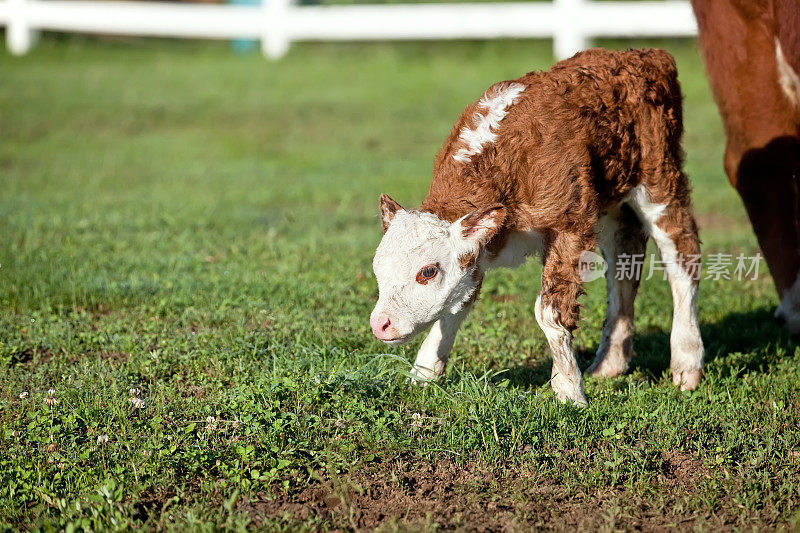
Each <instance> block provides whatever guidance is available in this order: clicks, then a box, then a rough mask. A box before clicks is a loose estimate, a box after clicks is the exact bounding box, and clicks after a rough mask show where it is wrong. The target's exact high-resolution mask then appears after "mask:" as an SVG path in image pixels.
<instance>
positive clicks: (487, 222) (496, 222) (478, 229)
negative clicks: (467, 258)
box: [455, 204, 506, 246]
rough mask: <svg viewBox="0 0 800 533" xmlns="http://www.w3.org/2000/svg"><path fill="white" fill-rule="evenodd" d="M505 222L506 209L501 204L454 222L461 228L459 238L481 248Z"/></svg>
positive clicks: (474, 212)
mask: <svg viewBox="0 0 800 533" xmlns="http://www.w3.org/2000/svg"><path fill="white" fill-rule="evenodd" d="M505 221H506V208H505V206H504V205H502V204H494V205H490V206H489V207H485V208H483V209H479V210H478V211H473V212H472V213H470V214H468V215H466V216H465V217H462V218H460V219H458V220H456V222H455V224H460V226H461V228H460V229H461V236H462V237H463V238H464V240H466V241H468V242H473V243H475V244H477V245H478V246H483V245H484V244H486V243H487V242H489V241H490V240H492V237H494V236H495V235H497V232H498V231H500V228H502V227H503V223H504V222H505Z"/></svg>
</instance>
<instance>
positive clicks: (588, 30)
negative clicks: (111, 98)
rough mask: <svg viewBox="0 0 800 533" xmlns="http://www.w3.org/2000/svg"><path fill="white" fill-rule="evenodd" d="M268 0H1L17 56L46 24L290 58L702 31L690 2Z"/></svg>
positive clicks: (561, 43) (576, 44)
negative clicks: (315, 48)
mask: <svg viewBox="0 0 800 533" xmlns="http://www.w3.org/2000/svg"><path fill="white" fill-rule="evenodd" d="M262 1H263V4H262V5H256V6H242V5H225V4H216V5H209V4H186V3H180V4H179V3H162V2H129V1H128V2H124V1H123V2H117V1H111V2H108V1H99V0H0V26H5V27H6V43H7V47H8V49H9V51H10V52H11V53H12V54H24V53H26V52H27V51H28V50H30V49H31V47H32V46H33V45H34V44H35V42H36V37H37V35H38V32H39V31H40V30H51V31H63V32H81V33H102V34H120V35H142V36H160V37H197V38H208V39H257V40H260V41H261V46H262V50H263V51H264V54H265V55H266V56H268V57H272V58H277V57H280V56H282V55H284V54H285V53H286V52H287V51H288V49H289V45H290V44H291V42H292V41H333V40H336V41H355V40H407V39H422V40H426V39H491V38H499V37H523V38H524V37H543V38H552V39H553V42H554V51H555V55H556V56H557V57H559V58H564V57H568V56H570V55H572V54H573V53H575V52H576V51H578V50H581V49H583V48H585V47H586V45H587V42H588V40H589V39H591V38H593V37H682V36H692V35H695V34H696V32H697V25H696V23H695V20H694V16H693V15H692V9H691V6H690V5H689V2H688V1H686V0H664V1H659V0H652V1H642V2H624V1H617V2H592V1H589V0H553V1H552V2H516V3H491V4H473V3H462V4H387V5H378V4H373V5H332V6H298V5H294V4H293V3H292V2H291V0H262Z"/></svg>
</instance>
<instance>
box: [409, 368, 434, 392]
mask: <svg viewBox="0 0 800 533" xmlns="http://www.w3.org/2000/svg"><path fill="white" fill-rule="evenodd" d="M441 377H442V374H437V373H436V372H434V371H433V370H431V369H430V368H425V367H421V366H414V368H412V369H411V375H410V376H409V377H407V378H406V383H408V384H410V385H416V386H418V387H427V386H428V385H430V384H431V382H433V381H436V380H437V379H439V378H441Z"/></svg>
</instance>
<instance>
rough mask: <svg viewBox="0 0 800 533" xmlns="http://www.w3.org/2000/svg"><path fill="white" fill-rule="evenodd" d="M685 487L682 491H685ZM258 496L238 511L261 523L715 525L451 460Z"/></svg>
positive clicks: (347, 526) (681, 465)
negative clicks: (290, 492) (257, 498)
mask: <svg viewBox="0 0 800 533" xmlns="http://www.w3.org/2000/svg"><path fill="white" fill-rule="evenodd" d="M665 465H666V466H665V468H667V469H670V470H669V472H670V474H665V477H667V478H670V476H674V477H679V476H683V475H684V474H685V475H689V471H690V470H692V469H694V468H696V466H697V465H693V464H692V463H690V462H689V461H688V460H685V459H684V460H681V459H680V458H678V457H677V456H675V457H672V456H670V459H669V460H666V459H665ZM682 490H683V489H682ZM260 496H263V499H259V501H254V500H248V499H245V500H242V501H240V502H239V504H238V511H239V512H242V513H246V514H248V515H249V516H250V517H251V518H252V520H253V522H254V523H255V524H256V525H261V524H263V523H264V521H265V520H267V519H272V520H274V519H283V520H286V521H288V522H289V523H296V522H306V521H308V520H311V519H316V520H319V521H321V522H323V523H325V524H326V525H328V526H329V527H331V528H333V529H334V530H341V531H348V530H374V529H381V530H396V529H400V530H420V529H446V530H458V531H530V530H532V529H535V530H545V531H564V530H570V531H588V530H597V529H616V528H621V529H626V530H631V529H633V530H639V531H659V530H663V529H664V528H668V527H676V526H678V527H688V528H691V524H692V523H694V522H698V521H700V522H702V523H703V524H705V525H709V524H711V523H712V522H713V523H714V526H715V529H717V530H719V529H722V530H724V529H728V528H726V527H725V524H724V523H721V522H719V521H718V520H716V519H709V518H710V517H697V516H692V515H689V516H687V515H674V516H672V515H665V514H663V513H661V512H655V511H654V510H653V509H650V506H649V505H648V504H647V502H645V501H641V500H639V499H637V498H636V497H631V496H630V495H626V494H625V491H624V489H622V488H614V489H608V490H605V491H596V492H595V493H592V494H586V493H581V492H577V493H576V491H575V489H573V490H569V489H567V488H566V487H563V486H560V485H558V484H556V483H552V482H548V481H547V480H541V479H537V476H536V475H535V473H534V471H533V469H531V468H530V467H527V466H524V465H523V466H514V467H511V468H506V469H498V468H490V467H488V466H486V465H483V464H480V463H467V464H466V465H458V464H455V463H453V462H451V461H449V460H446V459H440V460H437V461H436V462H425V461H422V460H419V459H414V460H411V461H403V460H395V461H392V462H389V463H376V464H371V465H368V466H363V468H360V469H356V470H354V471H352V472H350V473H349V474H348V475H347V476H346V477H342V478H341V479H338V480H332V479H324V480H321V481H318V482H316V483H314V484H312V485H310V486H308V487H306V488H305V489H303V490H301V491H300V492H299V493H296V494H293V495H290V494H282V495H281V494H279V495H278V496H277V498H274V499H269V496H267V495H260Z"/></svg>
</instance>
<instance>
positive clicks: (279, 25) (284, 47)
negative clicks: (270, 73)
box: [261, 0, 291, 59]
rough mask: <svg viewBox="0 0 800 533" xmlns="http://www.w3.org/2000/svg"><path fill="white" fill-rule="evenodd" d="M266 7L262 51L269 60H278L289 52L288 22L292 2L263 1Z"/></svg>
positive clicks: (289, 0) (284, 0)
mask: <svg viewBox="0 0 800 533" xmlns="http://www.w3.org/2000/svg"><path fill="white" fill-rule="evenodd" d="M262 2H263V6H264V10H263V11H264V15H263V16H264V33H263V34H262V36H261V51H262V52H263V53H264V55H265V56H267V57H268V58H269V59H278V58H281V57H283V56H285V55H286V53H287V52H288V51H289V44H290V36H289V32H288V28H287V26H288V22H289V16H290V13H289V11H290V8H291V0H262Z"/></svg>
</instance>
